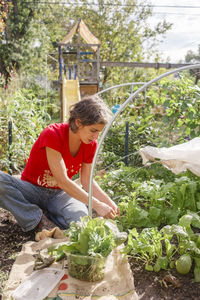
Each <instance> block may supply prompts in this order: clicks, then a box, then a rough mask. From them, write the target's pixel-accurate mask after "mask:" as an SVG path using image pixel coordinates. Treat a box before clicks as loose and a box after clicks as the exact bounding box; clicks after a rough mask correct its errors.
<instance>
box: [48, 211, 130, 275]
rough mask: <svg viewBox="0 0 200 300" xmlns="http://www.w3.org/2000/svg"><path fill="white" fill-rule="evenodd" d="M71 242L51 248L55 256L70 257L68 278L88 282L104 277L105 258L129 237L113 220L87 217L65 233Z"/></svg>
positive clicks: (50, 250) (71, 226)
mask: <svg viewBox="0 0 200 300" xmlns="http://www.w3.org/2000/svg"><path fill="white" fill-rule="evenodd" d="M66 235H67V236H68V237H69V241H67V242H65V243H62V244H60V245H57V246H53V247H51V248H49V252H50V253H51V254H53V255H55V254H56V255H58V256H62V254H63V253H64V254H66V255H67V259H68V271H69V275H71V276H72V277H74V278H77V279H80V280H86V281H98V280H101V279H103V277H104V269H105V264H106V258H107V257H108V255H109V254H110V253H111V252H112V250H113V249H114V248H115V247H117V246H119V245H120V244H122V243H123V242H125V240H126V239H127V234H126V233H125V232H119V230H118V227H117V225H116V223H115V222H114V221H111V220H105V219H103V218H94V219H92V218H91V217H88V216H85V217H83V218H82V219H81V222H78V223H75V222H72V223H71V224H70V228H69V229H68V230H67V231H66Z"/></svg>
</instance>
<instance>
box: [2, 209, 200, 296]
mask: <svg viewBox="0 0 200 300" xmlns="http://www.w3.org/2000/svg"><path fill="white" fill-rule="evenodd" d="M34 236H35V233H34V231H31V232H28V233H25V232H23V231H22V229H21V228H20V226H19V225H18V224H17V223H16V221H15V219H14V218H13V217H12V215H11V214H10V213H9V212H7V211H5V210H3V209H0V299H1V295H2V291H3V288H4V286H5V283H6V281H7V279H8V276H9V272H10V270H11V268H12V265H13V263H14V261H15V258H16V254H17V253H19V252H20V251H21V248H22V245H23V244H24V243H26V242H27V241H34ZM130 265H131V269H132V272H133V276H134V280H135V287H136V291H137V294H138V296H139V299H140V300H184V299H185V300H186V299H187V300H188V299H190V300H199V299H200V284H199V283H194V281H193V270H192V271H191V272H190V273H189V274H187V275H185V276H181V275H179V274H177V273H176V271H175V270H170V273H169V272H168V271H165V272H164V271H162V272H159V273H154V272H149V271H145V270H144V266H143V265H142V264H141V263H138V262H136V261H134V260H130Z"/></svg>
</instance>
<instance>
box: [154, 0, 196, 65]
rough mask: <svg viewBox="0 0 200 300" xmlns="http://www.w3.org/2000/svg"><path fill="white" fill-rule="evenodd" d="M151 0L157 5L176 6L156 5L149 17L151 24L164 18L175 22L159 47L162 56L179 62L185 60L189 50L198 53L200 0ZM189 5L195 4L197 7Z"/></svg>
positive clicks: (172, 61) (173, 61)
mask: <svg viewBox="0 0 200 300" xmlns="http://www.w3.org/2000/svg"><path fill="white" fill-rule="evenodd" d="M149 2H150V3H151V4H152V5H155V6H176V7H154V8H153V16H152V17H151V18H150V19H149V22H150V24H151V25H152V24H154V23H155V24H156V23H158V22H159V21H161V20H163V19H165V20H166V21H168V22H170V23H173V26H172V28H171V29H170V30H169V31H168V33H167V34H166V36H165V38H164V39H163V42H162V43H161V44H160V46H159V47H158V49H159V50H160V51H161V52H162V58H163V59H164V60H166V59H167V58H169V61H170V62H171V63H177V62H180V61H182V62H183V61H184V58H185V55H186V54H187V51H188V50H192V51H193V52H195V53H197V52H198V45H199V44H200V0H150V1H149ZM177 6H179V7H177ZM180 6H181V7H180ZM183 6H187V7H183ZM188 6H191V7H192V6H195V8H189V7H188ZM197 6H198V8H197Z"/></svg>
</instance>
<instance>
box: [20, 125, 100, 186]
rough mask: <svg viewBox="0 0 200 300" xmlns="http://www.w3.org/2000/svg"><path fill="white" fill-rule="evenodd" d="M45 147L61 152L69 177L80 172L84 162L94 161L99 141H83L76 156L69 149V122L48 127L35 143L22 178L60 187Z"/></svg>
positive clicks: (40, 184) (37, 183) (43, 184)
mask: <svg viewBox="0 0 200 300" xmlns="http://www.w3.org/2000/svg"><path fill="white" fill-rule="evenodd" d="M45 147H49V148H52V149H54V150H56V151H58V152H60V153H61V155H62V158H63V160H64V162H65V166H66V169H67V175H68V177H69V178H72V176H74V175H76V174H77V173H79V170H80V168H81V166H82V164H83V163H88V164H90V163H92V161H93V158H94V154H95V151H96V147H97V142H96V141H92V142H91V143H90V144H84V143H83V142H82V143H81V146H80V149H79V151H78V153H77V155H76V156H75V157H73V156H72V155H71V153H70V151H69V124H68V123H56V124H51V125H49V126H48V127H46V128H45V129H44V130H43V131H42V132H41V134H40V136H39V137H38V139H37V140H36V142H35V143H34V145H33V147H32V150H31V153H30V157H29V159H28V162H27V165H26V167H25V169H24V171H23V173H22V176H21V179H22V180H24V181H28V182H31V183H33V184H36V185H39V186H43V187H47V188H54V189H59V187H58V185H57V182H56V180H55V178H54V177H53V175H52V173H51V171H50V169H49V165H48V161H47V156H46V149H45Z"/></svg>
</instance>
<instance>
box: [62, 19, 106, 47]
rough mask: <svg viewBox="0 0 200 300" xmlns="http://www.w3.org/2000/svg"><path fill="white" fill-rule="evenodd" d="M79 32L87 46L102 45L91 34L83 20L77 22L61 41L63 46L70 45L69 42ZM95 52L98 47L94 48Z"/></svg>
mask: <svg viewBox="0 0 200 300" xmlns="http://www.w3.org/2000/svg"><path fill="white" fill-rule="evenodd" d="M77 32H79V33H80V36H81V37H82V38H83V39H84V41H85V42H86V43H87V44H95V45H100V41H99V40H98V39H97V38H96V37H95V36H94V35H93V34H92V33H91V31H90V30H89V28H88V27H87V26H86V25H85V23H84V22H83V20H80V21H79V22H77V23H76V24H75V25H74V27H73V28H72V29H71V30H70V32H69V33H68V34H67V35H66V36H65V37H64V39H63V40H62V41H61V43H63V44H67V43H69V41H70V40H71V39H72V38H73V36H74V35H75V33H77ZM91 48H93V50H96V49H97V47H95V46H92V47H91Z"/></svg>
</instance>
